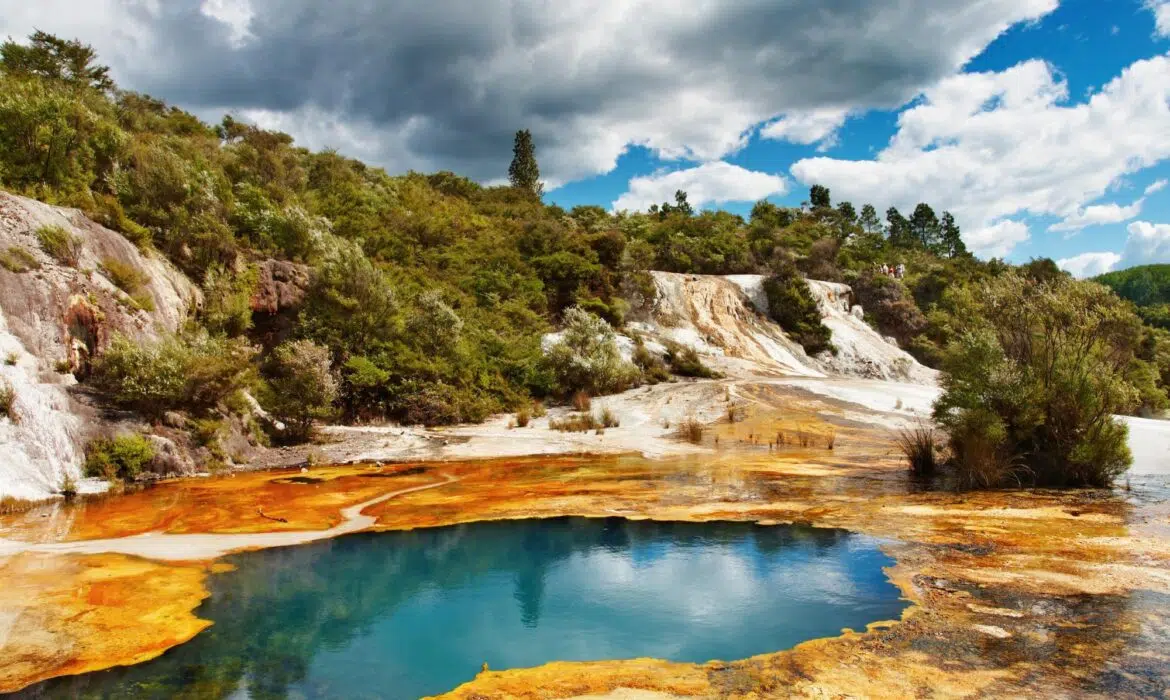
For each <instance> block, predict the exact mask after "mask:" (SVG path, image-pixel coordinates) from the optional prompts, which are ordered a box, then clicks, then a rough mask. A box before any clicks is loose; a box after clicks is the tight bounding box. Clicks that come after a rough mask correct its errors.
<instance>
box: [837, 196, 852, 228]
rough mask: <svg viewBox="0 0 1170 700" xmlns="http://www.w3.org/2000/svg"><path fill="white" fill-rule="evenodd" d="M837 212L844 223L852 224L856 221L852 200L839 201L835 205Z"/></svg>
mask: <svg viewBox="0 0 1170 700" xmlns="http://www.w3.org/2000/svg"><path fill="white" fill-rule="evenodd" d="M837 213H838V214H840V215H841V218H842V219H844V220H845V223H846V224H849V225H853V224H855V223H857V210H856V209H854V208H853V203H852V202H841V203H840V204H838V205H837Z"/></svg>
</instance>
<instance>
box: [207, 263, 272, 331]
mask: <svg viewBox="0 0 1170 700" xmlns="http://www.w3.org/2000/svg"><path fill="white" fill-rule="evenodd" d="M258 280H259V272H258V270H257V269H256V267H255V266H254V265H253V266H249V267H248V268H246V269H245V270H244V271H243V272H240V273H238V274H232V273H231V272H230V271H228V270H227V269H225V268H224V267H222V266H218V265H217V266H215V267H212V268H211V269H210V270H208V271H207V276H206V277H205V278H204V280H203V308H202V310H201V315H200V319H201V320H202V321H203V325H204V326H206V327H207V330H209V331H211V332H212V333H223V334H224V335H228V336H231V337H235V336H238V335H243V334H245V333H247V332H248V331H249V330H251V328H252V293H253V291H255V289H256V283H257V282H258Z"/></svg>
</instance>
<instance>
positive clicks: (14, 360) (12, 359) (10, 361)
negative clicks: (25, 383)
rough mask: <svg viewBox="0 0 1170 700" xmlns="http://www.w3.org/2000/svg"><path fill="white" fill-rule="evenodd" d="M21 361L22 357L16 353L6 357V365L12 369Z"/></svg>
mask: <svg viewBox="0 0 1170 700" xmlns="http://www.w3.org/2000/svg"><path fill="white" fill-rule="evenodd" d="M19 361H20V355H17V354H16V353H14V352H10V353H8V354H7V355H5V356H4V364H6V365H8V366H9V367H12V366H13V365H15V364H16V363H17V362H19Z"/></svg>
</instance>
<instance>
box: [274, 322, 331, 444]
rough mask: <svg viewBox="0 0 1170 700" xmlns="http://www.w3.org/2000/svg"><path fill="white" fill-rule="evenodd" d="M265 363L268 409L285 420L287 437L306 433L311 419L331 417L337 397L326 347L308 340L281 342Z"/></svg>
mask: <svg viewBox="0 0 1170 700" xmlns="http://www.w3.org/2000/svg"><path fill="white" fill-rule="evenodd" d="M268 365H269V367H268V374H269V380H268V384H269V386H270V387H271V389H272V391H271V396H269V397H268V402H267V403H268V408H269V410H270V411H272V414H273V415H275V416H276V417H277V418H279V419H280V420H281V421H283V422H284V423H285V425H286V427H287V430H288V435H289V437H291V438H293V439H305V438H307V437H309V435H310V433H311V432H312V429H313V421H315V420H317V419H326V418H329V417H331V416H332V415H333V402H334V401H335V400H336V399H337V379H336V378H335V377H334V376H333V368H332V364H331V362H330V360H329V348H326V347H322V346H320V345H317V344H316V343H314V342H313V341H311V340H297V341H293V342H288V343H284V344H283V345H280V346H278V347H277V348H276V349H275V350H273V351H272V357H271V359H270V360H269V363H268Z"/></svg>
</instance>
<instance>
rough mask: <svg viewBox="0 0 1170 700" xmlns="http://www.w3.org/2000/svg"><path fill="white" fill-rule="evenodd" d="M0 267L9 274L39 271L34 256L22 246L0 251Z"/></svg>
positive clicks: (39, 267) (39, 265)
mask: <svg viewBox="0 0 1170 700" xmlns="http://www.w3.org/2000/svg"><path fill="white" fill-rule="evenodd" d="M0 266H3V267H4V269H5V270H8V271H9V272H18V273H19V272H31V271H32V270H39V269H41V264H40V263H39V262H37V259H36V256H34V255H33V254H32V253H31V252H29V250H28V248H25V247H24V246H13V247H11V248H5V249H4V250H3V251H0Z"/></svg>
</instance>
